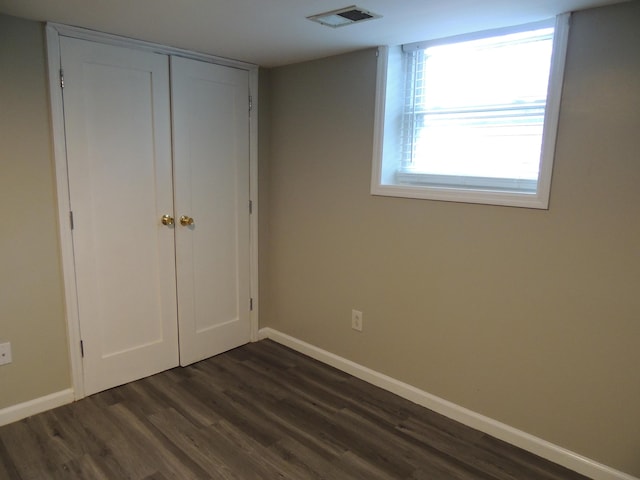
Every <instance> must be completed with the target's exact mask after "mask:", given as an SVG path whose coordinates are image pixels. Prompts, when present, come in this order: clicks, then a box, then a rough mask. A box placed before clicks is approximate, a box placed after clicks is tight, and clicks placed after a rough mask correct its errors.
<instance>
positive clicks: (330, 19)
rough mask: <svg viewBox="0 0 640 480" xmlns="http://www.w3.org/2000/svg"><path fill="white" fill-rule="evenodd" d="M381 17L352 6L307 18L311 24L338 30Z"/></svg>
mask: <svg viewBox="0 0 640 480" xmlns="http://www.w3.org/2000/svg"><path fill="white" fill-rule="evenodd" d="M381 17H382V15H378V14H377V13H373V12H370V11H369V10H365V9H364V8H360V7H356V6H355V5H354V6H351V7H345V8H340V9H338V10H332V11H330V12H325V13H318V14H317V15H311V16H310V17H307V18H308V19H309V20H311V21H312V22H317V23H320V24H322V25H325V26H327V27H332V28H338V27H345V26H347V25H352V24H354V23H358V22H364V21H367V20H374V19H376V18H381Z"/></svg>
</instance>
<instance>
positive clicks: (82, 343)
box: [80, 340, 84, 358]
mask: <svg viewBox="0 0 640 480" xmlns="http://www.w3.org/2000/svg"><path fill="white" fill-rule="evenodd" d="M80 355H81V356H82V358H84V342H83V341H82V340H80Z"/></svg>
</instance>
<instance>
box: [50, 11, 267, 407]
mask: <svg viewBox="0 0 640 480" xmlns="http://www.w3.org/2000/svg"><path fill="white" fill-rule="evenodd" d="M45 35H46V47H47V66H48V80H49V102H50V114H51V132H52V142H53V156H54V164H55V165H54V168H55V176H56V200H57V209H58V233H59V239H60V254H61V264H62V274H63V282H64V299H65V317H66V323H67V336H68V347H69V362H70V367H71V382H72V385H71V386H72V389H73V395H74V399H75V400H79V399H81V398H84V397H85V396H86V395H85V388H84V380H83V371H82V368H83V367H82V353H81V350H80V340H81V337H80V319H79V317H78V299H77V286H76V275H75V273H76V272H75V263H74V253H73V237H72V235H71V223H70V211H71V208H70V200H69V183H68V171H67V148H66V139H65V127H64V104H63V97H62V88H61V86H60V65H61V64H60V37H72V38H79V39H83V40H89V41H93V42H97V43H106V44H109V45H117V46H125V47H129V48H136V49H140V50H147V51H153V52H156V53H163V54H166V55H175V56H180V57H186V58H191V59H194V60H200V61H204V62H208V63H215V64H218V65H224V66H229V67H233V68H239V69H242V70H247V71H248V72H249V91H248V92H247V95H251V98H252V103H253V108H252V111H251V112H250V115H249V179H248V180H249V200H250V201H251V203H252V214H251V215H250V226H249V242H250V243H249V250H250V251H249V266H250V282H251V284H250V294H251V299H253V310H251V311H250V312H249V313H250V329H251V341H252V342H255V341H257V340H258V327H259V323H258V319H259V313H258V312H259V299H258V290H259V289H258V212H259V205H258V66H257V65H253V64H250V63H245V62H240V61H235V60H229V59H226V58H221V57H216V56H213V55H207V54H202V53H197V52H191V51H189V50H183V49H179V48H172V47H167V46H164V45H159V44H155V43H151V42H143V41H139V40H133V39H129V38H125V37H119V36H117V35H111V34H107V33H101V32H95V31H92V30H86V29H83V28H78V27H70V26H67V25H62V24H57V23H47V25H46V29H45ZM247 208H249V205H247ZM247 301H249V299H247Z"/></svg>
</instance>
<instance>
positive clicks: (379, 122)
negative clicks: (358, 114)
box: [371, 13, 570, 209]
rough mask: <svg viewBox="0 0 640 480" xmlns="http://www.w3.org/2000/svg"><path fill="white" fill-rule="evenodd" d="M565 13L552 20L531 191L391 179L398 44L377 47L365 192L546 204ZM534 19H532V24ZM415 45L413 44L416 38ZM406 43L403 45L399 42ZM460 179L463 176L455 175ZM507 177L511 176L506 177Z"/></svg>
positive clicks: (399, 77)
mask: <svg viewBox="0 0 640 480" xmlns="http://www.w3.org/2000/svg"><path fill="white" fill-rule="evenodd" d="M569 20H570V14H569V13H565V14H562V15H558V16H557V17H556V21H555V32H554V37H553V53H552V56H551V68H550V73H549V87H548V93H547V104H546V108H545V120H544V127H543V134H542V149H541V159H540V170H539V175H538V184H537V189H536V191H535V192H533V193H526V192H504V191H491V190H480V189H478V188H477V187H469V188H465V187H446V186H443V187H437V186H434V185H433V184H431V185H425V184H419V175H416V180H418V182H416V184H415V185H406V184H402V185H400V184H396V183H394V179H395V177H396V175H397V172H398V170H399V167H398V166H399V165H400V158H401V155H402V152H401V146H400V142H401V135H400V129H401V126H402V125H401V124H402V110H403V99H402V95H401V92H402V85H403V73H404V69H403V65H402V64H403V61H404V54H403V51H402V46H395V47H387V46H385V47H379V49H378V68H377V78H376V82H377V83H376V106H375V120H374V145H373V168H372V175H371V194H372V195H382V196H391V197H404V198H420V199H430V200H442V201H451V202H464V203H480V204H488V205H503V206H513V207H526V208H537V209H548V208H549V196H550V192H551V175H552V171H553V158H554V155H555V146H556V134H557V129H558V118H559V114H560V99H561V93H562V82H563V78H564V66H565V59H566V52H567V43H568V38H569ZM534 25H535V24H534ZM523 27H524V26H518V27H512V28H506V29H497V30H491V31H486V32H478V33H472V34H468V35H460V36H456V37H450V38H446V39H440V40H435V41H431V42H423V44H424V43H429V44H430V45H435V44H442V43H452V42H456V41H464V40H472V39H475V38H478V37H480V36H481V37H487V36H493V35H503V34H507V33H511V32H513V31H514V29H520V30H522V28H523ZM416 45H417V44H416ZM405 48H406V47H405ZM458 178H459V179H461V181H464V177H458ZM507 181H512V180H508V179H507Z"/></svg>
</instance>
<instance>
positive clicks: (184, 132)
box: [171, 57, 250, 365]
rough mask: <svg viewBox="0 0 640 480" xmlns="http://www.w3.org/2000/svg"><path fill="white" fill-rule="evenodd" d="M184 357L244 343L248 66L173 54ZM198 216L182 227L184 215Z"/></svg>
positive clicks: (192, 357) (246, 314)
mask: <svg viewBox="0 0 640 480" xmlns="http://www.w3.org/2000/svg"><path fill="white" fill-rule="evenodd" d="M171 75H172V78H171V89H172V102H173V103H172V107H173V108H172V114H173V135H174V172H175V173H174V175H175V201H176V217H177V219H176V220H178V224H177V225H176V265H177V278H178V309H179V318H180V321H179V328H180V363H181V365H188V364H190V363H192V362H195V361H197V360H201V359H203V358H207V357H210V356H212V355H216V354H218V353H221V352H224V351H226V350H229V349H231V348H235V347H237V346H239V345H242V344H244V343H247V342H248V341H249V339H250V328H249V297H250V295H249V114H248V109H249V105H248V95H249V85H248V81H249V79H248V72H246V71H245V70H239V69H234V68H229V67H223V66H220V65H213V64H208V63H203V62H198V61H195V60H188V59H184V58H178V57H172V58H171ZM183 215H184V216H187V217H191V218H193V224H192V225H188V226H182V225H180V224H179V218H180V217H182V216H183Z"/></svg>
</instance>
